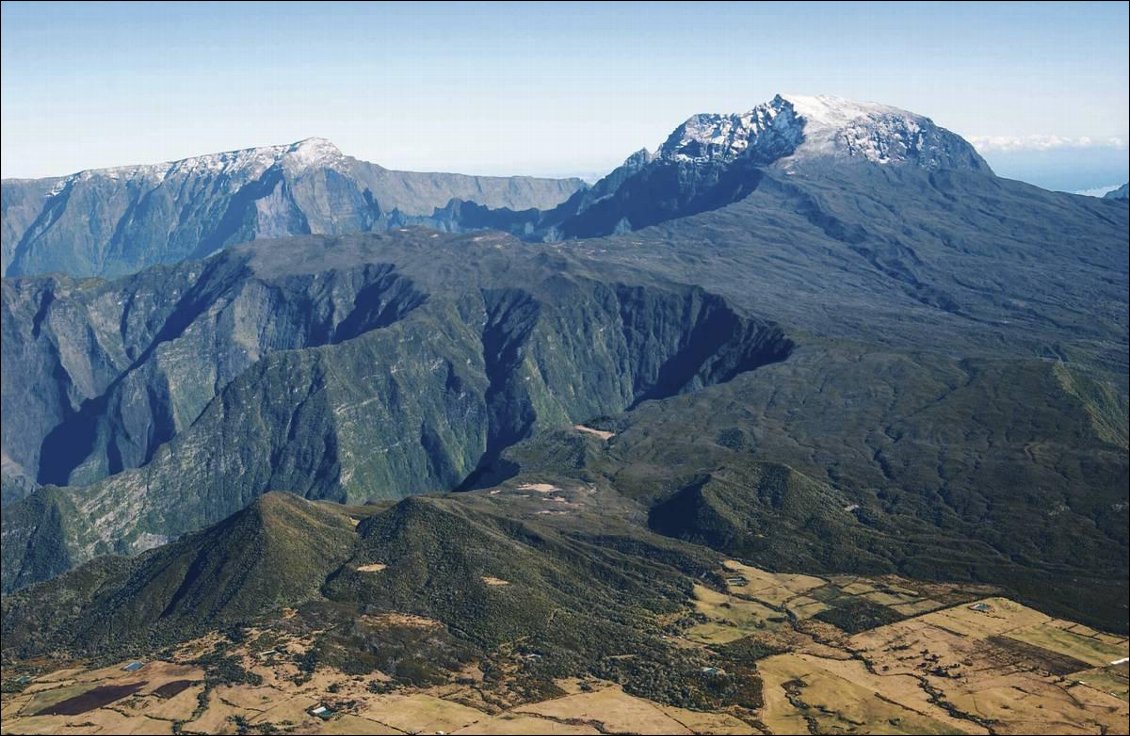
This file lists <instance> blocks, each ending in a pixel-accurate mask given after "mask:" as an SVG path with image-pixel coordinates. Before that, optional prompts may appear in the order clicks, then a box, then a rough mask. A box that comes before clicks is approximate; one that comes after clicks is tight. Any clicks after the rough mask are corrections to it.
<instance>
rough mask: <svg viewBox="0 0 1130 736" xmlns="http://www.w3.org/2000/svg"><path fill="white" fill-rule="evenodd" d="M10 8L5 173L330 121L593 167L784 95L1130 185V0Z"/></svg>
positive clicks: (428, 162) (290, 137) (579, 170)
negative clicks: (891, 115) (856, 109)
mask: <svg viewBox="0 0 1130 736" xmlns="http://www.w3.org/2000/svg"><path fill="white" fill-rule="evenodd" d="M2 7H3V10H2V14H3V17H2V23H0V34H2V44H0V56H2V59H0V61H2V63H0V78H2V79H0V97H2V99H0V102H2V104H0V118H2V120H0V123H2V126H3V136H2V141H0V154H2V155H0V168H2V173H3V176H5V177H9V176H28V177H30V176H46V175H53V174H65V173H69V172H72V171H75V170H79V169H83V168H91V167H98V166H112V165H119V164H125V163H145V162H156V161H164V160H170V159H176V158H183V157H186V156H190V155H194V154H199V153H206V152H211V151H219V150H227V149H233V148H243V147H249V146H256V145H266V144H275V143H286V142H291V141H294V140H299V139H301V138H306V137H309V136H314V135H317V136H323V137H326V138H329V139H331V140H333V141H334V142H335V143H337V145H338V146H339V147H340V148H341V149H342V150H343V151H344V152H345V153H348V154H350V155H354V156H357V157H359V158H363V159H366V160H369V161H375V162H377V163H380V164H382V165H385V166H388V167H390V168H402V169H414V170H446V171H464V172H469V173H485V174H512V173H523V174H542V175H566V174H585V175H593V174H599V173H603V172H605V171H607V170H609V169H610V168H612V167H613V166H615V165H616V164H618V163H619V162H620V161H622V160H623V159H624V158H625V157H626V156H627V155H628V154H629V153H631V152H632V151H634V150H637V149H639V148H641V147H643V146H647V147H649V148H650V147H654V146H655V145H656V144H658V143H659V142H660V141H661V140H662V139H663V138H664V137H665V136H666V134H667V133H668V132H670V130H671V129H672V128H674V127H675V126H676V125H677V124H678V123H680V122H681V121H682V120H684V119H685V118H686V117H688V116H689V115H691V114H693V113H696V112H728V111H737V110H744V109H748V108H750V107H752V106H753V105H755V104H757V103H759V102H763V101H765V100H767V99H769V98H771V97H772V96H773V95H774V94H775V93H777V92H779V91H780V92H792V93H796V94H833V95H840V96H843V97H850V98H855V99H862V100H872V101H878V102H884V103H887V104H892V105H896V106H899V107H904V108H907V109H910V110H913V111H915V112H919V113H922V114H925V115H929V116H930V117H932V118H933V119H934V120H935V121H936V122H937V123H939V124H941V125H943V126H945V127H947V128H950V129H951V130H954V131H956V132H958V133H961V134H962V135H965V136H967V137H970V138H971V139H974V140H975V141H976V142H977V144H978V145H979V146H981V147H982V149H983V153H984V155H985V156H986V158H988V159H989V161H990V163H992V164H993V165H994V167H995V168H996V169H997V170H998V173H1001V174H1004V175H1011V176H1016V177H1018V178H1024V179H1026V180H1029V181H1033V182H1034V183H1037V184H1041V185H1042V186H1048V187H1051V188H1061V189H1083V188H1089V187H1096V186H1102V185H1106V184H1114V183H1117V182H1121V181H1125V180H1126V178H1127V158H1128V157H1127V149H1126V143H1127V139H1128V137H1130V135H1128V131H1130V123H1128V113H1127V110H1128V108H1130V98H1128V88H1130V71H1128V65H1130V44H1128V38H1127V27H1128V22H1130V18H1128V12H1127V8H1128V7H1130V6H1128V4H1127V3H1125V2H1115V3H1066V4H1057V3H1050V4H1044V3H1041V4H1027V3H1001V4H986V3H971V4H956V3H939V4H934V3H927V4H912V3H875V4H869V3H860V4H841V3H837V4H832V5H822V4H815V3H803V4H791V3H758V4H749V5H745V4H727V3H658V4H654V5H639V4H623V5H617V4H612V3H598V4H532V3H531V4H518V3H508V4H471V3H468V4H457V5H448V4H440V3H435V4H422V5H414V4H407V3H397V4H392V5H384V4H328V3H311V4H307V3H293V4H288V3H254V4H228V3H224V4H206V3H205V4H193V3H180V4H161V3H144V4H143V3H136V4H112V3H84V4H79V5H70V4H65V3H51V4H37V3H28V2H4V3H3V6H2ZM1114 141H1117V143H1115V142H1114Z"/></svg>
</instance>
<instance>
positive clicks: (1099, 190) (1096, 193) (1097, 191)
mask: <svg viewBox="0 0 1130 736" xmlns="http://www.w3.org/2000/svg"><path fill="white" fill-rule="evenodd" d="M1120 186H1122V185H1121V184H1111V185H1109V186H1105V187H1095V188H1094V189H1080V190H1078V191H1076V192H1072V193H1073V194H1084V195H1086V196H1088V197H1101V196H1103V195H1104V194H1106V193H1107V192H1113V191H1114V190H1115V189H1118V188H1119V187H1120Z"/></svg>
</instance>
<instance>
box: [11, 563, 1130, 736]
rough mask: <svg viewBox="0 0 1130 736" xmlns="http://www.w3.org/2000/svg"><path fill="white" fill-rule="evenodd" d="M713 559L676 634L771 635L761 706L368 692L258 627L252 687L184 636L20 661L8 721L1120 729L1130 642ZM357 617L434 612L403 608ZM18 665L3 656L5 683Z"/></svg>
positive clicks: (1009, 610)
mask: <svg viewBox="0 0 1130 736" xmlns="http://www.w3.org/2000/svg"><path fill="white" fill-rule="evenodd" d="M373 567H374V572H375V571H376V569H375V568H376V565H374V566H373ZM718 572H719V576H720V578H721V579H722V580H725V581H726V582H725V584H724V585H723V586H722V587H721V589H714V588H711V587H708V586H707V585H705V584H701V585H696V586H695V588H694V596H693V599H692V600H691V601H688V608H689V609H690V610H691V611H693V612H694V613H696V614H697V615H698V617H699V622H697V623H695V624H694V625H692V626H690V627H689V628H687V629H686V630H685V631H684V632H683V635H682V638H681V639H680V640H679V641H678V642H676V643H678V644H679V645H680V646H685V647H694V648H701V649H702V650H703V651H708V650H710V651H714V652H715V653H718V652H723V651H725V647H724V645H728V644H733V643H734V642H742V641H747V640H748V641H751V642H757V643H759V644H761V645H764V646H766V647H769V648H770V649H769V650H767V651H768V652H769V653H768V654H767V656H763V657H762V658H760V659H758V660H757V661H756V665H755V668H746V669H742V668H741V667H739V666H735V668H734V670H735V672H738V673H740V674H739V676H741V677H749V678H755V679H757V680H759V681H760V692H761V696H762V701H763V703H762V705H761V707H760V708H758V709H756V710H743V709H741V708H738V707H736V706H734V707H731V708H730V709H729V710H727V711H726V712H714V713H706V712H698V711H692V710H686V709H682V708H676V707H672V706H669V705H665V704H663V703H658V702H653V701H650V700H647V699H644V698H640V697H636V696H633V695H631V694H629V693H626V692H625V691H624V690H623V689H622V688H621V687H620V686H619V685H617V684H615V683H611V682H605V681H600V680H595V679H592V678H589V679H585V680H580V679H568V680H556V681H555V682H554V683H553V689H554V690H555V691H556V692H558V693H562V694H560V695H559V696H557V697H551V698H548V699H542V700H533V701H531V700H528V699H527V700H523V699H522V698H516V697H514V696H513V695H512V694H509V695H508V694H504V693H499V692H491V691H488V689H487V685H486V684H485V683H484V682H483V677H482V674H481V673H480V672H479V671H478V668H477V666H474V665H471V666H469V667H468V668H467V669H465V670H463V671H461V672H458V673H452V679H451V681H450V682H449V683H448V684H445V685H441V686H438V687H430V688H408V687H402V688H399V689H394V690H392V691H391V692H374V688H371V686H372V685H373V684H374V683H381V684H387V683H388V681H389V678H388V677H387V676H384V675H382V674H381V673H379V672H378V673H372V674H367V675H364V676H357V675H347V674H345V673H343V672H341V671H338V670H335V669H332V668H329V667H326V666H319V667H317V668H316V669H315V670H314V671H313V672H312V673H307V676H305V677H302V676H299V675H300V672H299V669H298V667H297V666H296V665H295V663H294V662H293V661H290V660H286V659H285V658H279V657H275V656H272V654H271V653H272V651H273V650H274V648H273V647H271V648H265V647H262V646H260V647H256V646H254V644H255V642H256V641H257V638H258V637H260V636H261V635H263V633H264V632H262V631H259V630H249V631H248V636H247V639H246V640H245V641H244V642H242V643H241V644H239V645H233V646H232V647H231V648H229V649H228V650H227V651H228V654H231V655H234V656H237V657H239V659H240V661H241V662H242V664H243V666H244V667H245V668H246V669H247V670H248V671H249V672H253V673H255V674H257V675H259V676H260V677H261V678H262V683H261V684H258V685H254V686H252V685H247V684H238V685H229V684H218V683H210V682H208V681H207V675H206V673H205V671H204V669H202V668H201V667H199V666H197V665H194V664H191V662H192V661H193V660H195V659H196V658H197V657H199V656H200V655H201V654H202V653H206V652H208V651H211V650H213V649H214V648H215V647H216V646H217V644H218V643H219V644H222V643H223V641H224V640H223V638H222V637H220V636H219V635H212V636H209V637H205V638H203V639H199V640H195V641H192V642H188V643H186V644H184V645H182V646H181V647H179V648H178V649H177V650H175V651H174V652H173V653H172V654H170V655H169V656H168V657H167V658H166V659H165V660H148V661H145V662H144V666H143V667H142V668H141V669H140V670H138V671H136V672H127V671H125V670H124V669H123V666H124V665H125V664H126V662H116V663H113V664H111V665H109V666H101V667H93V666H89V665H84V664H83V663H81V662H78V663H68V664H67V665H66V666H63V665H60V664H54V665H52V664H49V663H46V662H40V663H27V664H24V665H21V670H20V671H21V672H27V671H33V672H34V674H33V675H30V676H29V679H28V680H27V681H26V682H25V683H24V685H23V686H22V690H20V691H19V692H8V691H7V690H8V688H6V692H5V693H4V695H3V698H2V703H0V704H2V712H0V716H2V724H0V731H2V732H3V733H5V734H7V733H12V734H16V733H21V734H25V733H26V734H30V733H59V734H68V733H73V734H79V733H84V734H85V733H95V734H97V733H102V734H111V733H116V734H130V733H146V734H149V733H152V734H166V733H167V734H171V733H176V732H179V733H185V734H205V733H232V734H234V733H239V732H248V733H258V732H262V733H310V734H322V733H325V734H404V733H437V732H444V733H449V734H452V733H455V734H597V733H644V734H693V733H703V734H741V733H922V734H943V733H955V734H957V733H971V734H987V733H999V734H1012V733H1016V734H1020V733H1033V734H1035V733H1064V734H1067V733H1127V730H1128V718H1130V712H1128V706H1127V691H1128V688H1127V663H1126V662H1122V663H1120V664H1112V663H1113V662H1116V661H1118V660H1121V659H1123V658H1125V657H1127V655H1128V644H1127V639H1126V637H1121V636H1115V635H1112V634H1107V633H1104V632H1099V631H1095V630H1093V629H1090V628H1088V627H1085V626H1081V625H1078V624H1073V623H1071V622H1069V621H1063V620H1057V619H1053V618H1051V617H1049V616H1046V615H1044V614H1042V613H1039V612H1038V611H1035V610H1032V609H1030V608H1027V607H1025V606H1022V605H1020V604H1018V603H1015V602H1013V601H1011V600H1008V599H1005V598H1000V597H992V596H988V597H986V596H985V595H984V591H983V590H981V589H978V588H964V589H958V588H956V587H953V586H950V587H947V586H940V585H936V584H919V583H915V582H911V581H906V580H899V579H896V578H890V577H888V578H882V579H874V580H871V579H861V578H853V577H830V578H819V577H813V576H808V575H788V574H773V573H769V572H766V571H764V570H759V569H757V568H754V567H750V566H748V565H743V564H741V563H738V562H734V561H728V562H727V563H726V564H725V566H724V568H723V569H721V570H719V571H718ZM487 582H488V583H489V584H493V585H501V584H504V583H505V581H502V580H496V579H493V578H492V579H490V580H488V581H487ZM845 601H847V602H849V603H858V602H859V601H866V602H867V603H868V605H871V606H872V609H869V610H874V607H875V606H877V607H880V608H885V609H890V611H893V612H895V613H897V614H898V616H900V617H903V618H902V620H899V621H897V622H894V623H888V624H885V625H880V626H875V627H873V628H869V629H866V630H862V631H858V632H857V633H850V632H848V631H845V630H843V629H842V628H840V627H838V626H836V625H835V624H833V623H831V621H834V620H835V619H834V617H833V618H829V616H828V615H827V614H829V613H834V611H833V609H835V608H836V607H837V606H843V605H844V603H845ZM822 614H824V615H823V616H822ZM289 615H293V612H290V613H289ZM367 618H370V619H372V621H374V622H380V623H384V624H387V625H396V626H409V627H417V628H429V627H440V626H441V624H439V623H438V622H435V621H430V620H428V619H422V618H420V617H417V616H408V615H403V614H398V613H385V614H380V615H377V616H372V617H367ZM264 641H266V640H264ZM272 641H273V640H272ZM283 643H284V644H285V648H286V650H287V651H288V652H291V653H301V652H303V651H305V650H306V649H308V648H309V647H310V646H312V645H313V643H314V639H313V635H310V636H306V637H298V636H289V638H288V637H283ZM773 652H777V653H773ZM29 668H30V669H29ZM11 679H12V678H11V672H10V671H6V672H5V673H4V680H5V682H8V681H10V680H11ZM380 689H381V688H375V690H380ZM107 699H109V701H108V702H103V701H106V700H107ZM317 706H326V707H328V708H329V709H330V711H331V713H330V714H329V717H328V718H326V719H323V718H320V717H318V716H317V715H315V714H313V713H312V709H314V708H316V707H317Z"/></svg>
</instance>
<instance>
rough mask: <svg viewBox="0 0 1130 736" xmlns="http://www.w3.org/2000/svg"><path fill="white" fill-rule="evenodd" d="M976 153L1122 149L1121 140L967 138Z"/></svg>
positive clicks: (1023, 136) (1008, 136) (1087, 137)
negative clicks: (1059, 149)
mask: <svg viewBox="0 0 1130 736" xmlns="http://www.w3.org/2000/svg"><path fill="white" fill-rule="evenodd" d="M968 140H969V142H970V143H972V144H973V147H974V148H976V149H977V150H978V151H980V152H982V153H985V152H994V151H1050V150H1052V149H1054V148H1115V149H1119V150H1121V149H1123V148H1125V147H1126V141H1125V140H1124V139H1122V138H1091V137H1090V136H1085V135H1084V136H1079V137H1078V138H1072V137H1070V136H1062V135H974V136H970V137H969V138H968Z"/></svg>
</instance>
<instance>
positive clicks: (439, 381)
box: [3, 232, 792, 585]
mask: <svg viewBox="0 0 1130 736" xmlns="http://www.w3.org/2000/svg"><path fill="white" fill-rule="evenodd" d="M472 248H474V249H476V250H477V251H480V252H481V251H484V250H485V251H486V254H487V255H488V257H489V258H492V259H494V262H493V263H490V264H488V265H486V266H484V267H482V269H481V270H475V269H473V268H471V269H462V270H461V269H460V268H459V264H460V261H461V260H462V259H464V258H466V257H467V256H468V255H471V254H474V253H475V252H476V251H475V250H471V251H470V253H468V251H469V250H470V249H472ZM524 250H525V248H524V246H522V245H521V244H520V243H517V242H516V241H513V240H510V239H505V238H502V237H501V236H491V237H490V238H489V239H484V238H483V237H482V236H480V237H479V238H478V240H476V239H472V238H461V239H456V240H455V241H453V242H447V241H446V239H444V240H441V239H439V238H438V237H437V236H433V235H431V234H427V233H424V232H416V233H409V234H405V235H403V236H398V237H395V238H392V237H389V238H374V237H372V236H367V239H366V237H357V238H352V239H346V240H345V241H343V244H340V245H335V243H334V242H333V241H325V240H318V239H310V240H305V241H278V242H274V243H263V244H256V245H255V246H248V247H244V248H238V249H233V250H231V251H228V252H225V253H223V254H221V255H219V256H217V257H215V258H213V259H210V260H209V261H206V262H203V263H190V264H183V265H181V266H179V267H177V268H173V269H158V270H151V271H148V272H146V273H144V274H141V275H138V276H134V277H130V278H128V279H124V280H121V281H118V282H112V283H108V284H107V283H103V282H71V281H63V280H60V279H32V280H13V281H11V282H10V283H6V285H5V292H4V297H5V298H4V304H5V310H6V315H7V314H10V315H11V317H12V318H11V319H6V320H5V330H7V332H5V345H8V344H9V341H10V343H11V345H12V346H13V349H12V350H11V351H9V350H7V349H6V350H5V356H4V360H5V361H6V363H5V371H4V374H5V378H4V381H5V383H4V392H3V398H4V413H5V415H10V414H11V415H18V416H20V417H26V420H25V421H22V422H19V423H15V422H14V423H12V424H11V426H9V425H8V424H7V423H6V425H5V432H6V434H5V446H4V451H5V453H6V455H7V456H9V457H11V458H13V460H14V462H16V463H18V464H19V466H20V467H22V468H23V469H24V470H25V471H26V472H27V473H28V474H30V475H31V476H32V477H33V478H34V479H35V480H37V481H38V482H40V483H44V484H55V485H66V486H68V487H67V488H65V489H56V490H55V491H53V493H55V494H59V496H58V497H62V496H65V497H66V502H65V503H54V502H52V501H50V500H47V499H48V497H49V495H50V494H40V496H41V497H39V498H37V500H36V504H38V505H34V504H31V503H30V499H26V500H25V501H18V502H17V503H16V505H17V506H18V505H20V504H23V505H24V506H25V507H27V508H35V509H37V511H36V513H35V514H33V516H34V517H35V518H36V519H38V521H32V522H27V521H26V516H27V514H28V511H27V510H26V509H23V510H20V511H19V513H18V514H16V515H14V516H13V518H14V519H19V520H20V521H17V522H14V523H12V524H6V526H5V534H7V535H9V536H8V537H6V539H11V540H20V539H24V538H25V537H27V536H28V535H30V534H38V533H40V532H39V531H37V530H39V529H40V527H41V525H42V524H43V523H47V520H48V519H56V518H57V519H60V520H61V521H60V526H61V528H62V530H63V536H64V537H65V538H66V541H65V543H64V545H63V547H64V548H65V550H66V557H67V559H68V560H72V561H78V560H83V559H88V558H89V557H91V556H92V555H94V554H97V553H102V552H107V551H111V550H116V551H120V552H129V551H137V550H139V549H143V548H145V547H147V546H151V545H152V544H154V543H156V542H159V541H162V540H164V539H167V538H170V537H175V536H178V535H180V534H183V533H184V532H186V531H190V530H193V529H196V528H200V527H202V526H204V525H206V524H210V523H214V522H216V521H219V520H220V519H223V518H224V517H226V516H228V515H229V514H231V513H234V512H235V511H237V510H238V509H240V508H243V507H244V506H246V505H247V503H249V502H250V501H251V500H252V499H253V498H255V497H256V496H258V495H259V494H260V493H262V492H264V491H265V490H267V489H270V488H287V489H290V490H293V491H295V492H298V493H301V494H303V495H305V496H307V497H310V498H327V499H334V500H341V501H361V500H365V499H371V498H396V497H402V496H407V495H411V494H416V493H422V492H426V491H437V490H446V489H451V488H455V487H457V486H464V485H467V484H469V483H471V484H473V483H474V482H476V480H477V478H479V477H480V476H481V475H482V474H484V473H489V474H492V475H496V474H498V473H499V472H502V470H503V469H500V468H498V467H494V466H493V464H494V462H495V461H496V460H497V459H498V457H499V455H500V453H501V452H502V450H504V449H505V448H507V447H509V446H510V445H512V444H514V443H515V442H518V441H520V440H522V439H524V438H526V437H528V436H530V435H531V434H532V433H533V432H534V431H536V430H537V429H540V428H545V427H553V426H558V425H565V424H569V423H573V422H577V421H582V420H584V419H587V418H589V417H592V416H595V415H600V414H607V413H612V412H617V411H621V410H623V409H625V408H628V407H630V406H632V405H634V404H637V403H639V402H641V401H646V400H649V399H656V398H663V397H665V396H671V395H675V394H678V393H682V392H686V391H691V390H695V389H698V388H701V387H703V386H707V385H711V384H715V383H720V382H724V381H727V380H729V379H730V378H732V377H733V376H735V375H737V374H738V373H741V372H743V371H748V370H752V369H754V368H756V367H758V366H760V365H763V364H765V363H769V362H774V361H778V360H783V359H784V358H785V357H787V355H788V354H789V352H790V350H791V349H792V343H791V342H790V341H789V340H788V339H787V338H786V337H785V336H784V334H783V333H782V332H781V331H780V329H779V328H777V327H775V326H774V325H772V324H769V323H765V322H762V321H759V320H755V319H751V318H749V317H747V316H744V315H742V314H740V313H738V312H736V311H734V310H733V309H732V308H731V307H730V306H729V305H728V304H727V303H726V302H725V301H724V300H722V299H719V298H718V297H716V296H714V295H711V294H709V293H707V292H705V291H703V290H701V289H698V288H694V287H685V286H675V285H664V284H661V283H656V282H649V281H648V280H646V279H645V280H644V281H643V282H642V283H636V284H632V283H625V282H622V281H619V280H616V279H612V280H604V279H598V278H594V277H593V274H589V273H586V272H584V271H583V270H580V269H575V268H574V267H572V266H571V264H570V262H569V261H568V260H562V261H553V260H549V261H547V260H545V259H544V253H543V254H540V255H534V254H533V253H529V254H527V253H524V252H523V251H524ZM502 264H506V266H505V267H503V265H502ZM456 279H457V280H456ZM440 283H442V284H444V285H445V287H446V288H445V289H444V290H443V291H440V290H439V289H436V288H435V287H436V286H437V285H438V284H440ZM433 289H434V290H433ZM141 303H146V304H149V305H150V306H149V307H148V308H147V309H145V310H144V313H145V314H146V315H147V317H148V319H147V320H146V321H144V323H141V324H135V323H134V322H131V319H130V314H131V311H130V307H129V306H128V305H134V306H135V307H137V305H139V304H141ZM158 303H160V306H158ZM138 313H139V312H133V314H134V315H136V314H138ZM43 397H46V398H43ZM237 438H238V439H237ZM50 497H51V498H56V496H50ZM72 504H73V506H74V509H75V510H74V511H72V510H71V505H72ZM6 514H7V512H6ZM6 518H7V515H6ZM19 548H20V545H19V544H11V545H9V544H6V545H5V580H6V581H7V582H6V585H16V584H23V583H26V582H30V581H31V580H34V579H37V578H39V577H41V576H42V572H41V571H39V570H38V569H37V568H36V566H35V565H30V566H29V565H28V564H25V562H23V561H22V560H21V559H20V556H21V553H20V552H19ZM8 550H12V551H13V553H14V554H15V556H14V557H12V556H10V555H9V552H8ZM9 563H11V564H10V565H9Z"/></svg>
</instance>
